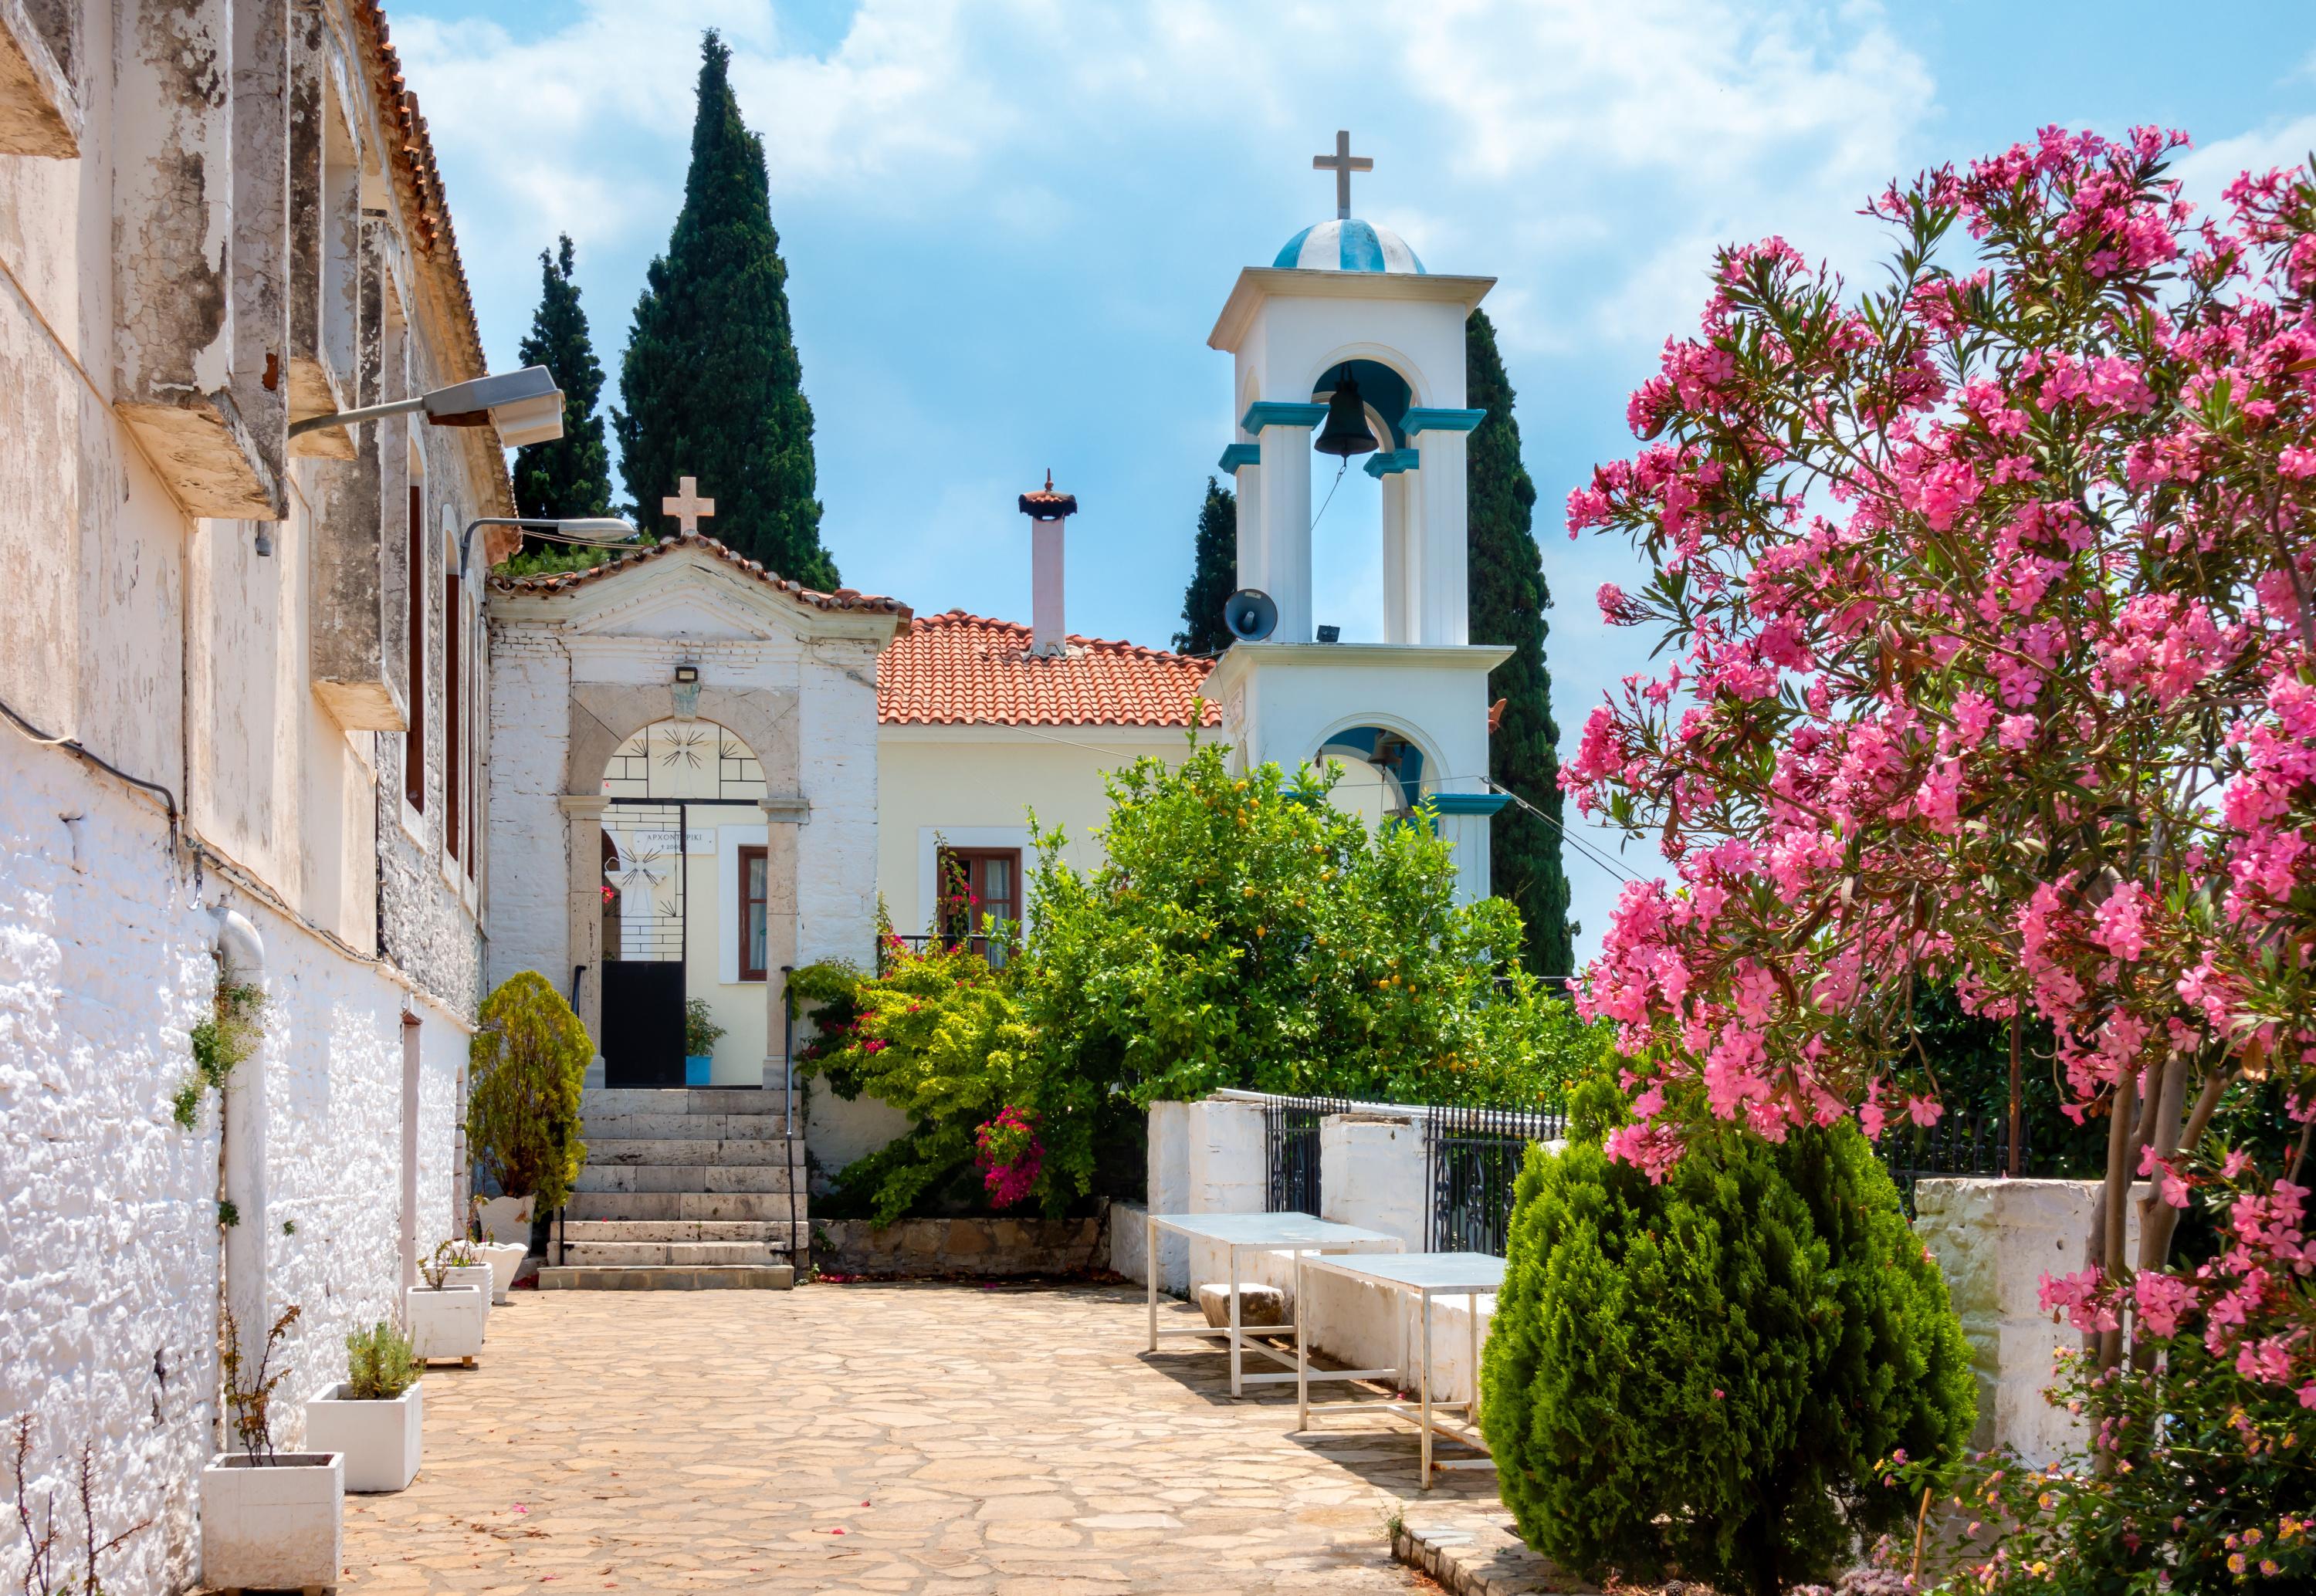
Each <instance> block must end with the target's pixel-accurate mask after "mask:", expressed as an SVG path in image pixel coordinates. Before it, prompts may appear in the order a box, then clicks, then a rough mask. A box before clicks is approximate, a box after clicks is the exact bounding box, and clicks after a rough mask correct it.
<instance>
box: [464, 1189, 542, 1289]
mask: <svg viewBox="0 0 2316 1596" xmlns="http://www.w3.org/2000/svg"><path fill="white" fill-rule="evenodd" d="M523 1224H524V1227H525V1237H526V1239H525V1240H523V1241H501V1240H499V1239H498V1238H497V1237H495V1236H490V1235H486V1234H485V1231H484V1225H483V1200H482V1199H481V1198H479V1197H477V1198H476V1199H475V1200H474V1201H473V1202H472V1203H470V1204H469V1205H468V1210H467V1237H468V1240H469V1241H470V1242H472V1243H473V1244H474V1248H475V1256H476V1257H477V1258H479V1259H480V1260H481V1261H482V1262H483V1263H485V1264H489V1265H490V1270H491V1300H492V1301H493V1302H494V1303H501V1302H504V1301H505V1300H506V1299H507V1288H508V1287H510V1286H512V1285H513V1284H514V1277H515V1273H516V1272H517V1271H519V1270H520V1269H521V1268H522V1261H523V1259H525V1258H526V1257H528V1256H530V1245H529V1241H528V1235H529V1226H530V1220H529V1218H528V1217H526V1218H525V1219H524V1220H523Z"/></svg>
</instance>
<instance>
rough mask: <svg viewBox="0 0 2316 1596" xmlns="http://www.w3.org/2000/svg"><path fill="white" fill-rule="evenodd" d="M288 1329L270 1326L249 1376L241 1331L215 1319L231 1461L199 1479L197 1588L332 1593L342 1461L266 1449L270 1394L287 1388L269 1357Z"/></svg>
mask: <svg viewBox="0 0 2316 1596" xmlns="http://www.w3.org/2000/svg"><path fill="white" fill-rule="evenodd" d="M297 1322H298V1310H297V1308H290V1309H288V1310H287V1311H285V1312H284V1313H283V1314H282V1316H281V1317H280V1318H278V1319H276V1320H275V1321H274V1322H273V1328H272V1330H270V1331H268V1332H267V1333H266V1336H265V1345H264V1348H263V1351H261V1352H259V1354H258V1358H257V1367H256V1369H255V1370H254V1371H252V1370H248V1369H247V1361H246V1360H245V1358H244V1357H243V1356H242V1352H241V1327H240V1326H238V1325H236V1323H235V1322H234V1317H233V1315H232V1314H231V1313H230V1312H227V1314H226V1315H225V1346H224V1349H223V1361H224V1363H225V1397H226V1405H227V1409H228V1410H229V1412H230V1413H231V1414H232V1419H233V1433H234V1439H235V1440H236V1441H237V1442H238V1443H239V1444H240V1447H241V1450H239V1451H237V1452H220V1453H218V1455H217V1456H216V1457H214V1458H212V1459H209V1467H206V1468H204V1469H202V1470H201V1583H203V1584H206V1585H211V1586H216V1587H218V1588H220V1589H223V1590H231V1591H239V1590H280V1589H282V1588H284V1587H287V1588H289V1589H290V1590H317V1589H325V1588H334V1587H335V1586H336V1584H337V1583H338V1577H339V1575H338V1570H339V1566H340V1561H341V1556H342V1554H343V1550H344V1510H345V1495H346V1478H345V1459H344V1458H343V1456H341V1455H340V1454H339V1453H336V1452H326V1451H304V1452H280V1451H276V1450H274V1448H273V1391H274V1388H276V1387H278V1386H279V1385H281V1382H282V1381H283V1380H284V1379H288V1378H289V1372H290V1371H289V1370H286V1369H275V1368H274V1367H273V1355H274V1352H275V1350H276V1349H277V1348H278V1347H279V1346H280V1345H281V1338H282V1337H283V1336H284V1335H286V1334H289V1331H290V1326H292V1325H294V1324H296V1323H297Z"/></svg>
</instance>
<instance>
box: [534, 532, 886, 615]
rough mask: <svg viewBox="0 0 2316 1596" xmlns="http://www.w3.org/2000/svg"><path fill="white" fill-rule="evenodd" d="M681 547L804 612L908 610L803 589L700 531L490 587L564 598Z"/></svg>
mask: <svg viewBox="0 0 2316 1596" xmlns="http://www.w3.org/2000/svg"><path fill="white" fill-rule="evenodd" d="M680 548H696V549H698V550H699V551H700V552H701V553H702V554H713V555H715V556H716V557H717V559H719V560H721V561H723V562H724V563H726V565H729V566H732V567H733V568H734V569H735V570H739V571H744V572H747V573H748V574H749V575H750V576H753V577H754V578H755V579H756V580H757V581H761V582H762V583H763V584H764V585H765V586H766V587H768V588H771V590H773V591H775V592H778V593H784V594H786V595H787V596H788V598H790V599H795V600H796V601H797V603H798V604H801V605H803V606H805V607H806V608H808V609H831V610H844V609H858V610H867V611H870V612H873V613H875V614H877V615H889V616H900V617H901V618H902V619H903V620H906V619H908V618H909V614H910V611H909V607H908V606H907V605H905V604H904V603H902V602H901V601H900V600H899V599H884V598H879V597H878V596H877V595H876V594H874V593H863V592H860V591H859V590H856V589H852V588H839V589H837V590H836V591H834V592H833V593H823V592H821V591H819V590H816V589H813V588H807V587H806V586H805V585H804V584H803V583H802V582H794V581H788V578H786V577H784V576H780V575H778V574H776V573H775V572H770V571H767V570H765V569H764V567H763V566H762V565H761V564H759V563H756V562H755V561H753V560H751V559H749V558H748V557H747V556H746V555H745V554H735V553H734V552H733V551H732V550H730V549H728V548H726V547H725V546H724V545H722V544H720V543H718V542H717V541H716V539H714V538H712V537H710V536H707V534H705V533H701V532H678V533H676V534H675V535H673V536H669V537H663V538H661V539H660V540H659V542H658V543H657V544H656V545H654V546H653V547H650V548H639V549H637V551H636V552H635V553H633V554H620V555H618V556H617V557H615V558H613V559H610V560H608V561H606V562H605V563H602V564H601V565H597V566H595V567H593V568H592V569H591V570H587V571H562V572H555V573H554V574H552V575H543V576H495V575H494V576H493V577H492V578H491V586H493V587H494V588H496V589H497V590H499V591H501V592H502V593H567V592H569V591H571V590H573V589H575V588H583V587H585V586H587V585H588V584H589V583H591V582H599V581H602V580H603V579H604V578H606V577H609V576H615V575H617V574H618V573H619V572H622V571H632V570H634V569H635V568H636V567H637V566H638V565H647V564H649V563H651V562H652V561H654V560H656V559H658V558H660V557H661V556H662V555H664V554H671V553H673V551H675V550H677V549H680Z"/></svg>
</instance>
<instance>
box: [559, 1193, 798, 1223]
mask: <svg viewBox="0 0 2316 1596" xmlns="http://www.w3.org/2000/svg"><path fill="white" fill-rule="evenodd" d="M789 1201H790V1198H789V1197H788V1195H787V1194H786V1193H778V1192H574V1193H572V1194H571V1198H570V1201H567V1202H566V1203H565V1204H564V1205H563V1213H564V1217H565V1218H566V1219H788V1218H789V1217H791V1216H790V1213H789V1208H788V1204H789ZM794 1201H795V1204H796V1208H795V1213H794V1216H793V1217H795V1218H797V1219H804V1218H806V1216H807V1214H808V1213H809V1212H810V1208H809V1205H808V1203H807V1202H806V1199H805V1195H804V1193H801V1192H799V1193H797V1194H796V1196H795V1198H794Z"/></svg>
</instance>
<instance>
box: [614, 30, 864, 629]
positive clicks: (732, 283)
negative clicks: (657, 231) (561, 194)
mask: <svg viewBox="0 0 2316 1596" xmlns="http://www.w3.org/2000/svg"><path fill="white" fill-rule="evenodd" d="M699 56H700V61H699V115H698V118H697V120H694V121H693V123H692V127H691V170H690V174H689V175H688V176H687V177H686V178H685V179H684V184H683V209H682V211H681V213H680V214H679V215H678V216H677V217H676V219H675V231H674V233H673V235H671V236H670V237H669V239H668V245H667V253H665V254H664V255H662V256H659V257H658V258H656V259H655V260H654V261H653V262H652V263H651V268H650V270H648V271H647V272H646V276H645V286H644V291H643V296H642V297H641V298H639V299H638V300H637V302H636V320H635V327H634V330H633V331H632V332H630V333H629V334H628V350H627V354H626V355H625V357H624V358H623V359H621V361H620V363H619V402H620V404H621V406H622V408H621V409H619V410H617V411H615V412H612V417H611V425H612V428H613V430H615V431H616V432H617V433H618V435H619V454H620V469H621V472H622V473H623V474H624V475H625V476H626V479H627V484H628V496H629V497H631V498H632V499H634V500H635V501H636V504H637V508H638V509H639V510H641V511H642V512H643V513H644V515H645V516H646V518H647V519H646V523H645V524H646V526H651V527H653V528H654V529H658V528H657V526H656V525H655V523H656V522H657V519H658V506H659V502H660V501H661V500H662V499H663V498H664V497H665V496H666V495H668V494H670V493H672V492H675V489H676V483H677V482H678V480H679V479H680V478H681V477H684V476H687V475H689V476H694V477H697V478H699V491H700V492H703V493H705V494H707V495H708V496H709V497H710V498H713V499H714V500H715V501H716V519H715V520H714V521H713V522H712V523H711V525H710V528H709V530H711V531H712V532H713V533H714V535H715V536H717V537H718V538H720V539H721V540H722V541H723V542H725V543H726V544H727V545H730V546H731V547H733V548H735V549H736V550H738V551H739V552H741V553H742V554H746V555H748V556H749V557H750V558H752V559H756V560H761V561H762V562H763V563H765V564H766V565H768V566H770V567H771V569H772V570H774V571H776V572H779V574H780V575H782V576H786V577H789V578H792V579H794V580H795V581H801V582H804V583H806V585H808V586H812V587H817V588H829V587H833V586H834V585H835V584H836V580H837V577H836V564H835V562H833V560H831V559H830V558H829V557H828V551H827V550H825V549H824V548H823V547H822V546H821V543H820V503H819V501H817V500H816V499H815V498H814V497H813V491H814V485H813V459H812V406H811V405H810V404H809V403H806V400H805V396H804V386H803V383H804V377H803V370H802V368H801V367H800V366H799V365H798V363H797V351H796V342H795V341H794V339H793V338H792V337H791V336H790V329H789V324H788V266H787V264H786V262H783V261H782V260H781V259H780V250H779V245H780V241H779V234H777V233H775V232H774V231H773V230H772V214H771V186H770V183H769V182H768V181H767V179H766V177H765V171H764V145H763V140H762V139H761V138H759V137H757V136H756V135H754V134H753V133H751V132H749V131H748V129H746V128H745V127H744V125H742V123H741V120H740V104H739V102H738V101H737V100H736V99H735V98H734V96H733V93H732V83H731V72H730V68H731V62H732V52H731V49H729V48H728V47H727V46H726V44H725V43H724V41H723V40H721V39H719V38H717V34H716V31H715V30H713V29H710V30H709V31H708V33H707V35H706V37H705V38H704V39H703V40H701V43H700V49H699Z"/></svg>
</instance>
